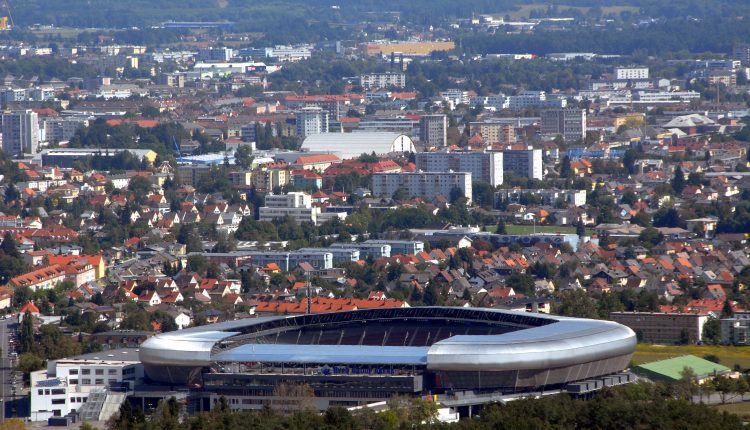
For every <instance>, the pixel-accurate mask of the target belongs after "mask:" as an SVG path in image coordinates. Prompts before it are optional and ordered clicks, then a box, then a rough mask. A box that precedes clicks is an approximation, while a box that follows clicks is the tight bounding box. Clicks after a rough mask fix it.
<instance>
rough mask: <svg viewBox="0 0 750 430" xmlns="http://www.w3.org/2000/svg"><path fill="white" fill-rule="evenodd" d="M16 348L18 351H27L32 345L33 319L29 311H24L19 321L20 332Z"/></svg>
mask: <svg viewBox="0 0 750 430" xmlns="http://www.w3.org/2000/svg"><path fill="white" fill-rule="evenodd" d="M18 340H19V342H18V349H19V352H21V353H24V352H29V351H31V348H32V347H33V346H34V321H33V317H32V316H31V311H28V310H27V311H26V313H24V314H23V321H22V322H21V334H20V335H19V337H18Z"/></svg>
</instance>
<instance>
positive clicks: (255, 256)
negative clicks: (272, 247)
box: [245, 250, 333, 272]
mask: <svg viewBox="0 0 750 430" xmlns="http://www.w3.org/2000/svg"><path fill="white" fill-rule="evenodd" d="M245 255H249V256H250V261H251V262H252V264H253V265H255V266H258V267H263V266H266V265H268V264H276V265H278V266H279V268H280V269H281V270H283V271H285V272H288V271H290V270H293V269H294V268H295V267H297V266H299V264H300V263H309V264H310V265H311V266H313V267H314V268H316V269H330V268H332V267H333V253H332V252H329V251H326V250H324V251H317V250H313V251H302V250H300V251H249V252H246V253H245Z"/></svg>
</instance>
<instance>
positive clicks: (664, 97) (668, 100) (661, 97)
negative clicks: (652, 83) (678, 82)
mask: <svg viewBox="0 0 750 430" xmlns="http://www.w3.org/2000/svg"><path fill="white" fill-rule="evenodd" d="M700 98H701V95H700V93H699V92H696V91H659V92H648V91H638V92H637V93H636V94H635V97H634V99H633V103H638V104H662V103H664V104H674V103H689V102H690V101H691V100H699V99H700Z"/></svg>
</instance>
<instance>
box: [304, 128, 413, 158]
mask: <svg viewBox="0 0 750 430" xmlns="http://www.w3.org/2000/svg"><path fill="white" fill-rule="evenodd" d="M302 150H303V151H310V152H317V153H328V154H336V155H338V156H339V157H340V158H341V159H342V160H345V159H351V158H357V157H359V156H360V155H362V154H371V153H373V152H374V153H375V154H378V155H386V154H405V153H409V152H415V149H414V142H412V140H411V138H410V137H409V136H406V135H403V134H398V133H388V132H355V133H321V134H314V135H312V136H308V137H307V138H306V139H305V140H304V142H302Z"/></svg>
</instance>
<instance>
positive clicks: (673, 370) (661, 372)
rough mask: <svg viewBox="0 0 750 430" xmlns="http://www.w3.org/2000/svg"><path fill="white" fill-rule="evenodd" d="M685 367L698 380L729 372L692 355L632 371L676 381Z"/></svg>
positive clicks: (642, 365)
mask: <svg viewBox="0 0 750 430" xmlns="http://www.w3.org/2000/svg"><path fill="white" fill-rule="evenodd" d="M686 367H689V368H690V369H692V370H693V373H695V376H696V377H697V378H699V379H702V378H705V377H707V376H711V375H715V374H721V373H726V372H729V371H730V369H729V368H728V367H726V366H722V365H721V364H718V363H714V362H713V361H708V360H705V359H703V358H700V357H696V356H694V355H683V356H681V357H675V358H669V359H667V360H660V361H654V362H652V363H646V364H641V365H638V366H636V367H634V368H633V371H634V372H635V373H640V374H643V375H645V376H648V377H650V378H655V379H666V380H671V381H677V380H679V379H680V378H682V375H681V373H682V371H683V370H684V369H685V368H686Z"/></svg>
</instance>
